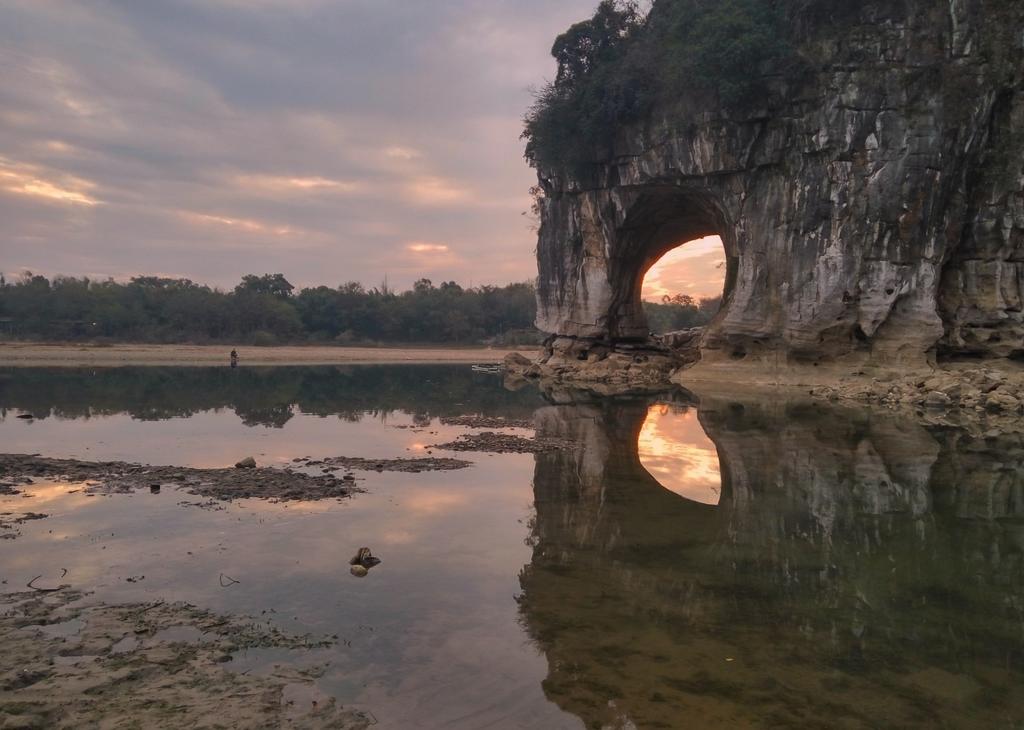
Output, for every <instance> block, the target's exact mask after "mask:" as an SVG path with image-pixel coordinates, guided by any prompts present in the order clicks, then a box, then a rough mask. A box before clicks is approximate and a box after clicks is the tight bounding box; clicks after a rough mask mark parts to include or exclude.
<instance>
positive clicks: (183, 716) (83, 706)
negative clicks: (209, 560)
mask: <svg viewBox="0 0 1024 730" xmlns="http://www.w3.org/2000/svg"><path fill="white" fill-rule="evenodd" d="M87 596H88V594H84V593H81V592H78V591H74V590H71V589H68V588H61V589H58V590H56V591H53V592H48V593H45V594H43V593H37V592H21V593H9V594H0V642H2V645H3V647H4V655H5V658H6V659H9V660H10V661H5V662H3V663H0V718H2V719H0V724H3V726H4V727H5V728H6V727H14V726H16V725H14V724H12V723H10V722H7V720H10V719H12V718H13V719H19V718H25V717H30V718H39V722H38V723H36V724H35V725H31V726H32V727H60V728H74V727H129V726H130V727H170V726H173V727H205V726H207V725H209V723H210V719H211V714H210V712H211V708H216V712H217V716H218V717H220V718H227V720H226V721H225V723H226V724H227V725H230V726H231V727H253V728H255V727H285V726H288V727H304V728H314V727H315V728H328V727H329V728H339V730H356V729H363V728H366V727H368V725H369V724H370V719H369V718H368V717H364V716H363V715H362V714H361V713H359V712H357V711H355V710H351V709H347V708H346V709H343V708H341V707H340V706H338V705H337V704H336V703H335V702H334V701H333V700H322V701H320V702H319V703H318V705H316V706H312V707H302V708H300V707H290V706H289V705H288V704H287V703H286V702H285V700H284V696H285V694H284V693H285V688H286V687H287V686H289V685H292V686H295V685H300V686H306V687H309V688H311V689H312V688H313V686H314V685H313V681H314V678H313V677H312V676H308V675H306V674H303V673H301V672H295V673H289V674H288V675H287V676H285V675H279V674H277V673H275V674H273V675H270V676H257V675H256V674H255V673H254V674H247V673H239V672H237V671H232V670H231V669H230V668H228V667H226V666H225V659H226V658H227V659H230V657H232V656H235V655H237V654H238V653H240V652H243V651H245V650H248V649H271V648H277V649H290V650H310V649H315V648H320V647H326V646H331V645H333V644H334V643H335V639H333V638H330V637H322V638H321V637H313V636H309V635H306V636H301V635H293V634H286V633H284V632H282V631H280V630H279V629H277V628H273V627H272V626H269V625H268V624H267V622H266V621H261V622H256V621H254V620H253V619H251V618H248V617H244V616H231V615H222V614H216V613H212V612H209V611H204V610H201V609H198V608H195V607H193V606H190V605H188V604H184V603H164V602H156V603H129V604H117V605H104V604H100V605H95V604H93V605H85V604H86V603H87V602H86V601H85V600H83V599H85V598H86V597H87ZM69 620H78V621H80V622H81V624H82V626H81V629H80V630H79V631H78V632H77V633H76V634H75V635H74V636H70V637H63V636H61V637H57V636H51V635H48V634H46V633H44V632H43V631H41V630H39V628H38V627H43V626H46V625H49V624H55V623H62V622H66V621H69ZM177 626H180V627H189V628H191V629H195V630H196V631H198V632H201V634H202V636H203V640H202V641H175V640H171V639H160V638H159V637H160V634H161V631H162V630H164V629H167V628H171V627H177ZM126 640H127V641H126ZM115 647H117V648H116V649H115ZM61 657H63V658H64V660H63V661H59V658H61ZM169 712H173V715H169V714H168V713H169ZM169 718H170V719H169ZM222 724H224V723H222Z"/></svg>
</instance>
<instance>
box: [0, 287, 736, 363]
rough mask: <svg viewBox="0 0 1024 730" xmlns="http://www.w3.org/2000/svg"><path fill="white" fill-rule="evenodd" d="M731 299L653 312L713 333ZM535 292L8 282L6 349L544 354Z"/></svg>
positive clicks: (0, 312) (650, 307)
mask: <svg viewBox="0 0 1024 730" xmlns="http://www.w3.org/2000/svg"><path fill="white" fill-rule="evenodd" d="M719 303H720V299H718V298H716V299H701V300H699V301H697V300H694V299H693V298H692V297H689V296H686V295H681V294H677V295H675V296H674V297H664V298H663V301H662V302H661V303H653V302H644V309H645V311H646V312H647V316H648V319H649V322H650V325H651V329H652V331H654V332H668V331H672V330H678V329H685V328H688V327H694V326H697V325H701V324H706V323H707V322H709V321H710V320H711V317H712V316H714V314H715V312H717V311H718V305H719ZM536 307H537V305H536V300H535V297H534V287H533V284H531V283H519V284H508V285H507V286H501V287H498V286H480V287H473V288H463V287H461V286H459V285H458V284H456V283H455V282H453V281H448V282H444V283H442V284H441V285H440V286H435V285H434V284H433V283H432V282H431V281H430V280H429V279H420V280H419V281H417V282H416V283H415V284H414V285H413V287H412V289H410V290H408V291H404V292H394V291H391V290H390V289H388V288H387V287H380V288H373V289H366V288H365V287H363V285H361V284H359V283H356V282H349V283H347V284H342V285H341V286H339V287H336V288H331V287H328V286H317V287H312V288H307V289H302V290H300V291H296V290H295V287H294V286H292V284H291V283H289V282H288V280H287V279H286V278H285V277H284V276H283V275H281V274H264V275H262V276H256V275H253V274H249V275H247V276H245V277H243V278H242V281H241V282H240V283H239V284H238V286H236V287H235V288H234V289H233V290H232V291H221V290H218V289H213V288H211V287H209V286H204V285H202V284H197V283H195V282H193V281H190V280H189V279H169V278H161V277H155V276H137V277H135V278H133V279H131V280H130V281H128V282H126V283H125V282H117V281H113V280H109V279H108V280H102V281H94V280H91V279H88V278H76V277H68V276H59V277H55V278H54V279H52V280H50V279H47V278H46V277H44V276H39V275H34V274H32V273H26V274H24V275H23V276H21V277H20V278H19V279H18V280H17V281H16V282H13V283H11V282H8V281H6V280H5V279H4V278H3V276H2V275H0V339H2V338H13V339H28V340H53V341H76V340H82V341H94V342H96V341H98V342H154V343H182V342H189V343H196V344H203V343H219V342H224V343H228V342H232V343H250V344H255V345H274V344H287V343H333V344H377V343H391V344H396V343H405V344H420V343H422V344H478V343H482V342H489V343H494V344H503V345H519V344H534V343H539V342H540V341H541V339H542V338H543V335H542V334H541V333H540V332H538V331H537V330H536V329H535V328H534V326H533V321H534V318H535V316H536Z"/></svg>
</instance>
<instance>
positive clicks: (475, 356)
mask: <svg viewBox="0 0 1024 730" xmlns="http://www.w3.org/2000/svg"><path fill="white" fill-rule="evenodd" d="M231 349H232V348H231V347H230V346H225V345H128V344H124V345H89V344H72V343H39V342H0V364H3V365H8V366H10V365H13V366H19V367H26V366H27V367H53V366H62V367H81V366H86V365H89V366H99V367H113V366H121V365H222V364H223V365H227V363H228V353H229V352H230V351H231ZM235 349H236V350H237V351H238V355H239V360H240V361H241V364H242V366H243V367H244V366H246V365H337V364H348V363H465V364H473V363H498V362H501V359H502V358H503V357H505V355H507V354H508V353H509V352H510V350H508V349H501V350H498V349H491V348H483V347H472V348H468V347H467V348H454V347H451V348H445V347H332V346H323V345H283V346H279V347H236V348H235Z"/></svg>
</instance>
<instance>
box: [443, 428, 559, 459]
mask: <svg viewBox="0 0 1024 730" xmlns="http://www.w3.org/2000/svg"><path fill="white" fill-rule="evenodd" d="M576 446H577V444H576V442H575V441H569V440H567V439H558V438H550V437H539V436H538V437H534V438H524V437H522V436H515V435H512V434H508V433H496V432H494V431H483V432H482V433H471V434H466V435H463V436H459V437H458V438H457V439H455V440H454V441H448V442H447V443H443V444H434V445H433V446H430V447H429V448H432V449H441V450H443V451H480V452H484V453H492V454H537V453H540V452H542V451H567V450H569V449H573V448H575V447H576Z"/></svg>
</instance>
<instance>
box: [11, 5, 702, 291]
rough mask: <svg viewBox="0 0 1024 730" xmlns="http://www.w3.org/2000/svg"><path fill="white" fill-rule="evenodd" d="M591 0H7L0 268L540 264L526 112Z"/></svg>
mask: <svg viewBox="0 0 1024 730" xmlns="http://www.w3.org/2000/svg"><path fill="white" fill-rule="evenodd" d="M595 5H596V0H559V2H557V3H556V2H550V1H549V0H431V2H422V1H417V0H173V1H172V0H145V2H140V1H139V0H89V1H88V2H82V1H74V0H66V1H57V0H4V1H3V2H2V3H0V68H2V69H3V72H2V74H0V220H2V221H3V226H2V230H0V271H3V272H4V273H5V274H6V275H7V276H8V277H13V276H17V275H18V274H19V273H21V272H23V271H24V270H31V271H34V272H36V273H41V274H44V275H47V276H53V275H57V274H66V275H79V276H80V275H87V276H90V277H99V278H106V277H108V276H110V277H114V278H117V279H125V278H128V277H130V276H133V275H139V274H149V275H163V276H173V277H186V278H190V279H193V280H195V281H199V282H202V283H207V284H211V285H215V286H220V287H225V288H230V287H232V286H234V284H236V283H237V282H238V281H239V280H240V279H241V277H242V275H244V274H247V273H256V274H260V273H277V272H280V273H283V274H285V276H286V277H288V279H289V280H290V281H291V282H292V283H293V284H296V285H298V286H309V285H317V284H327V285H331V286H336V285H338V284H341V283H343V282H347V281H361V282H363V283H364V284H367V285H369V286H373V285H377V284H379V283H380V282H382V281H383V279H384V277H385V276H386V277H387V278H388V281H389V283H390V284H391V285H392V286H393V287H397V288H405V287H407V286H409V285H410V284H411V283H412V282H413V281H414V280H416V279H418V278H421V277H426V278H430V279H432V280H434V281H435V282H440V281H446V280H453V279H454V280H457V281H459V282H461V283H463V284H466V285H469V284H504V283H507V282H510V281H525V280H528V279H532V278H533V277H534V276H535V275H536V264H535V259H534V247H535V245H536V231H535V226H536V221H534V220H532V219H531V218H530V216H529V215H526V211H528V210H529V208H530V198H529V194H528V189H529V187H530V186H531V185H532V184H533V183H534V182H535V176H534V173H533V171H532V170H531V169H530V168H529V167H528V166H527V165H526V163H525V161H524V160H523V156H522V150H523V143H522V141H521V140H520V138H519V135H520V132H521V127H522V124H521V119H522V115H523V113H524V111H525V109H526V108H527V107H528V106H529V104H530V100H531V93H532V91H531V90H532V89H533V88H536V87H537V86H540V85H541V84H543V83H544V81H545V80H547V79H550V78H551V77H552V76H553V75H554V70H555V68H554V61H553V60H552V59H551V57H550V55H549V50H550V47H551V43H552V41H553V40H554V38H555V36H556V35H558V33H560V32H561V31H563V30H565V29H566V28H567V27H568V26H569V25H571V24H572V23H573V22H576V21H578V20H580V19H583V18H585V17H587V16H588V15H590V13H591V12H592V10H593V7H594V6H595ZM669 278H670V277H666V278H665V281H668V280H669ZM691 278H692V277H691Z"/></svg>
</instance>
